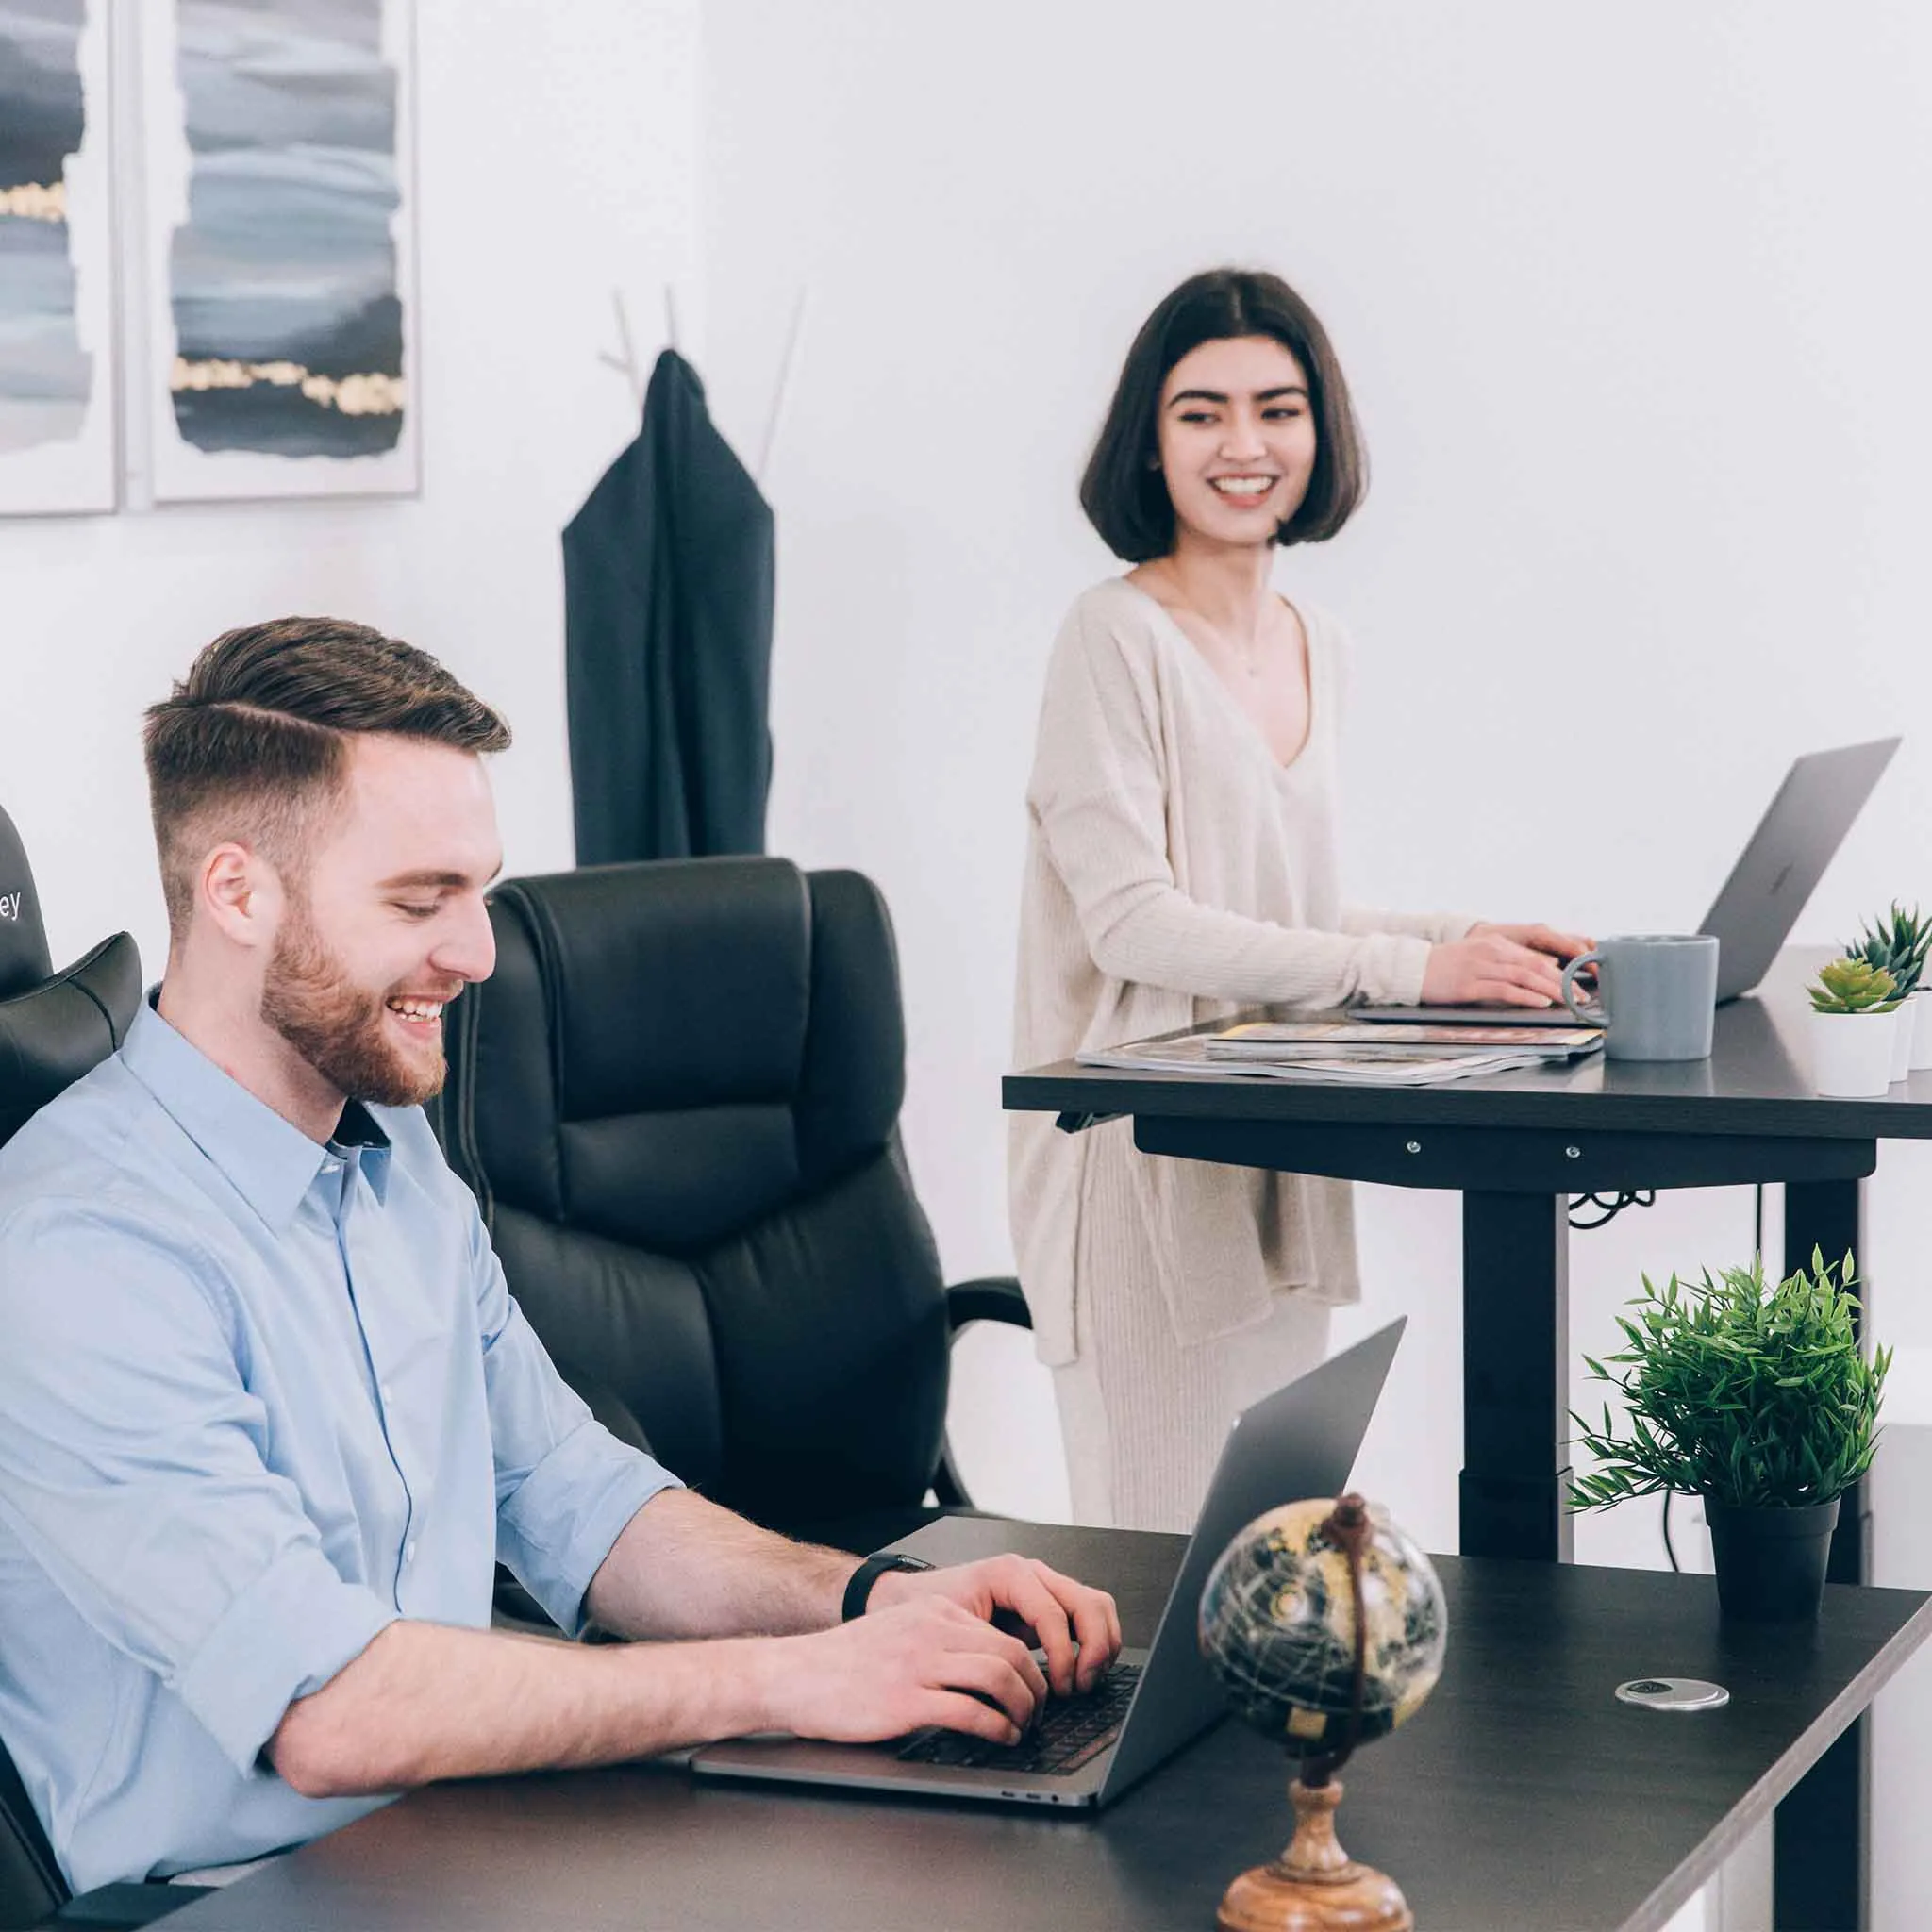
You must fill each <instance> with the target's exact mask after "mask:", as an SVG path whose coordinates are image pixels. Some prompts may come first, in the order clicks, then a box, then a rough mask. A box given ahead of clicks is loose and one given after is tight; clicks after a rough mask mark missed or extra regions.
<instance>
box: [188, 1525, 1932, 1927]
mask: <svg viewBox="0 0 1932 1932" xmlns="http://www.w3.org/2000/svg"><path fill="white" fill-rule="evenodd" d="M911 1541H912V1544H913V1546H914V1547H917V1548H919V1549H922V1550H924V1552H925V1553H926V1554H927V1555H928V1556H933V1557H939V1558H941V1559H942V1560H958V1559H960V1558H963V1557H969V1556H974V1555H978V1554H982V1553H983V1552H984V1551H987V1550H991V1549H994V1548H1019V1549H1024V1550H1026V1551H1029V1552H1031V1553H1032V1554H1034V1555H1037V1556H1040V1557H1044V1558H1045V1559H1046V1560H1048V1561H1050V1562H1053V1563H1055V1564H1056V1565H1057V1566H1058V1567H1059V1568H1062V1569H1066V1570H1070V1571H1073V1572H1074V1573H1075V1574H1086V1575H1089V1576H1091V1577H1092V1578H1093V1579H1094V1580H1095V1581H1097V1582H1105V1583H1108V1584H1109V1585H1110V1586H1112V1587H1113V1588H1114V1589H1115V1591H1116V1594H1117V1596H1118V1597H1119V1599H1120V1602H1121V1607H1122V1613H1123V1615H1122V1621H1123V1624H1124V1628H1125V1630H1126V1633H1127V1638H1128V1641H1130V1642H1141V1643H1144V1642H1145V1641H1147V1639H1148V1637H1149V1635H1150V1634H1151V1631H1152V1627H1153V1624H1154V1621H1155V1619H1156V1617H1157V1616H1158V1610H1159V1607H1160V1603H1161V1601H1162V1599H1163V1597H1164V1594H1165V1591H1166V1588H1167V1583H1168V1579H1169V1578H1170V1577H1171V1576H1172V1575H1173V1573H1174V1566H1175V1564H1176V1563H1177V1562H1178V1560H1179V1557H1180V1553H1181V1549H1182V1540H1181V1539H1180V1538H1178V1537H1167V1536H1152V1535H1135V1534H1128V1533H1121V1532H1108V1531H1094V1530H1076V1529H1062V1528H1053V1527H1048V1526H1042V1525H1038V1524H1004V1523H998V1522H994V1521H991V1520H987V1519H967V1518H957V1519H953V1520H950V1521H948V1522H945V1523H941V1524H934V1525H932V1526H931V1527H930V1528H928V1529H925V1530H923V1531H921V1532H920V1533H919V1536H918V1537H917V1538H915V1539H913V1540H911ZM1437 1561H1438V1563H1439V1565H1440V1568H1441V1574H1442V1581H1443V1584H1444V1587H1445V1589H1446V1591H1447V1593H1448V1598H1449V1616H1450V1638H1449V1654H1448V1664H1447V1668H1446V1669H1445V1671H1444V1674H1443V1677H1442V1681H1441V1684H1440V1685H1439V1686H1438V1687H1437V1690H1436V1692H1435V1694H1434V1696H1433V1697H1432V1698H1431V1699H1430V1700H1429V1702H1428V1703H1427V1704H1426V1705H1425V1706H1424V1708H1423V1709H1422V1711H1421V1712H1420V1713H1419V1714H1418V1715H1417V1717H1416V1718H1415V1719H1414V1720H1413V1721H1412V1722H1411V1723H1409V1724H1407V1725H1406V1726H1405V1727H1404V1728H1403V1729H1402V1730H1400V1731H1398V1732H1396V1733H1395V1734H1394V1736H1393V1737H1391V1738H1389V1739H1385V1740H1381V1741H1379V1742H1378V1743H1376V1744H1375V1745H1374V1746H1372V1747H1370V1748H1369V1749H1367V1750H1365V1751H1364V1752H1362V1754H1361V1755H1360V1756H1359V1757H1357V1759H1356V1761H1355V1763H1354V1764H1353V1765H1351V1766H1350V1767H1349V1769H1348V1771H1347V1772H1346V1774H1344V1780H1343V1781H1344V1783H1345V1785H1346V1786H1347V1797H1346V1799H1345V1801H1344V1802H1343V1804H1342V1807H1341V1813H1340V1817H1339V1824H1340V1827H1341V1840H1342V1842H1343V1843H1344V1844H1345V1845H1346V1846H1347V1847H1348V1849H1349V1850H1350V1851H1351V1852H1353V1853H1354V1854H1355V1855H1356V1856H1357V1857H1361V1858H1364V1859H1366V1860H1368V1861H1370V1862H1371V1863H1374V1864H1375V1865H1378V1866H1380V1867H1381V1868H1382V1869H1383V1870H1384V1871H1386V1872H1388V1873H1390V1874H1391V1876H1393V1877H1394V1878H1395V1879H1396V1880H1397V1881H1398V1883H1400V1884H1401V1885H1402V1887H1403V1888H1404V1890H1406V1892H1407V1896H1408V1901H1409V1904H1410V1906H1411V1907H1413V1908H1414V1911H1415V1914H1416V1919H1417V1922H1418V1924H1421V1925H1423V1926H1425V1927H1427V1928H1428V1932H1509V1928H1513V1927H1522V1928H1525V1932H1529V1928H1533V1932H1549V1928H1551V1927H1553V1926H1561V1927H1564V1928H1566V1932H1589V1928H1598V1927H1601V1928H1611V1927H1615V1928H1620V1932H1651V1928H1655V1927H1657V1926H1660V1925H1662V1924H1664V1923H1665V1922H1666V1921H1667V1920H1668V1919H1669V1917H1670V1916H1671V1914H1672V1913H1673V1912H1674V1910H1675V1909H1676V1908H1677V1907H1679V1906H1680V1905H1681V1904H1682V1903H1683V1902H1684V1901H1685V1900H1686V1899H1687V1898H1689V1897H1690V1896H1691V1893H1692V1892H1693V1891H1694V1890H1696V1889H1697V1887H1698V1886H1700V1885H1701V1884H1703V1883H1704V1881H1705V1880H1706V1879H1707V1878H1708V1877H1709V1876H1710V1874H1712V1873H1713V1872H1714V1871H1715V1870H1716V1869H1717V1867H1718V1866H1719V1865H1720V1864H1721V1863H1722V1861H1723V1859H1724V1857H1725V1856H1726V1855H1727V1854H1728V1853H1729V1852H1730V1851H1731V1850H1733V1849H1734V1848H1735V1847H1736V1845H1737V1844H1738V1843H1739V1841H1740V1840H1741V1839H1742V1838H1743V1837H1744V1836H1745V1835H1746V1834H1747V1833H1748V1832H1749V1831H1750V1830H1751V1829H1752V1828H1753V1827H1754V1826H1755V1825H1756V1824H1757V1823H1758V1822H1759V1821H1760V1820H1761V1819H1763V1818H1764V1817H1765V1816H1766V1815H1767V1814H1768V1813H1769V1811H1770V1809H1771V1807H1772V1806H1773V1805H1774V1803H1775V1802H1776V1801H1777V1800H1778V1799H1779V1798H1781V1797H1782V1796H1784V1795H1785V1793H1786V1792H1788V1791H1789V1790H1790V1789H1791V1787H1792V1786H1793V1785H1794V1784H1795V1783H1796V1781H1797V1779H1798V1777H1799V1776H1800V1775H1801V1774H1802V1773H1803V1772H1804V1771H1805V1770H1807V1768H1808V1767H1809V1765H1810V1764H1811V1763H1812V1762H1813V1761H1814V1760H1815V1759H1816V1758H1817V1757H1818V1756H1819V1754H1820V1753H1821V1752H1822V1751H1823V1750H1824V1746H1825V1745H1826V1744H1827V1743H1828V1742H1829V1741H1830V1740H1831V1739H1832V1738H1833V1737H1834V1736H1835V1735H1837V1733H1838V1732H1839V1731H1840V1729H1841V1728H1842V1727H1843V1726H1844V1725H1845V1724H1847V1723H1848V1722H1849V1721H1850V1720H1851V1719H1852V1717H1854V1716H1855V1715H1856V1714H1857V1712H1858V1711H1859V1710H1860V1709H1862V1708H1863V1707H1865V1706H1866V1705H1867V1704H1868V1703H1869V1702H1870V1701H1871V1699H1872V1696H1873V1694H1874V1692H1875V1691H1876V1690H1877V1689H1878V1687H1879V1686H1880V1685H1881V1684H1882V1683H1884V1681H1885V1680H1886V1679H1887V1678H1888V1677H1890V1675H1891V1674H1892V1673H1893V1672H1894V1671H1896V1670H1897V1669H1898V1667H1899V1666H1900V1664H1902V1663H1903V1662H1904V1661H1905V1659H1906V1657H1907V1656H1909V1655H1910V1653H1911V1652H1912V1651H1913V1650H1914V1649H1915V1648H1916V1647H1917V1645H1918V1644H1919V1643H1920V1642H1921V1641H1923V1640H1924V1637H1925V1636H1926V1635H1927V1634H1928V1633H1932V1598H1928V1597H1926V1596H1925V1595H1923V1594H1921V1593H1919V1592H1916V1591H1891V1590H1845V1589H1838V1588H1832V1589H1829V1590H1827V1591H1826V1593H1825V1597H1826V1600H1825V1606H1824V1615H1823V1617H1822V1620H1821V1621H1820V1623H1819V1624H1818V1626H1817V1627H1816V1629H1815V1630H1814V1629H1809V1628H1806V1629H1801V1630H1796V1631H1777V1630H1771V1631H1758V1632H1756V1633H1751V1632H1744V1633H1738V1632H1726V1631H1722V1630H1720V1628H1719V1626H1718V1623H1717V1615H1716V1606H1715V1596H1714V1593H1713V1586H1712V1584H1711V1581H1710V1579H1709V1578H1708V1577H1691V1576H1673V1575H1669V1574H1655V1573H1651V1572H1636V1571H1615V1570H1593V1569H1582V1568H1576V1567H1574V1566H1570V1565H1565V1564H1555V1563H1506V1562H1498V1561H1480V1560H1475V1559H1460V1558H1457V1557H1439V1558H1438V1559H1437ZM1646 1673H1659V1674H1669V1675H1679V1676H1704V1677H1713V1678H1716V1679H1718V1680H1719V1681H1720V1682H1723V1683H1725V1684H1727V1685H1728V1686H1729V1687H1730V1690H1731V1696H1732V1701H1731V1703H1730V1705H1729V1706H1728V1707H1726V1708H1725V1709H1724V1710H1721V1711H1715V1712H1710V1713H1707V1714H1702V1715H1697V1716H1684V1715H1663V1714H1659V1713H1656V1712H1650V1711H1644V1710H1640V1709H1636V1708H1633V1707H1629V1706H1626V1705H1620V1704H1618V1703H1616V1702H1615V1700H1614V1699H1613V1698H1612V1696H1611V1694H1610V1693H1611V1690H1612V1687H1613V1686H1614V1685H1616V1684H1617V1683H1619V1682H1620V1681H1622V1680H1624V1679H1625V1678H1628V1677H1632V1676H1637V1675H1641V1674H1646ZM1285 1777H1286V1768H1285V1765H1284V1762H1283V1760H1282V1758H1281V1757H1280V1756H1279V1754H1278V1752H1277V1751H1276V1750H1275V1749H1274V1746H1272V1745H1271V1744H1269V1743H1268V1742H1267V1740H1264V1739H1262V1738H1260V1737H1257V1736H1256V1735H1254V1734H1253V1733H1251V1732H1249V1731H1247V1730H1246V1729H1244V1728H1242V1727H1240V1726H1238V1725H1236V1724H1224V1725H1222V1726H1220V1727H1219V1728H1218V1729H1216V1730H1214V1731H1212V1732H1210V1733H1209V1734H1208V1736H1207V1737H1206V1738H1204V1739H1203V1740H1200V1741H1199V1742H1198V1743H1196V1744H1194V1745H1193V1746H1191V1748H1190V1749H1189V1750H1187V1751H1186V1752H1184V1753H1182V1755H1181V1756H1180V1757H1177V1758H1175V1759H1174V1760H1173V1761H1172V1762H1170V1763H1169V1764H1168V1765H1166V1766H1165V1767H1163V1769H1162V1770H1160V1771H1159V1772H1157V1773H1156V1774H1154V1776H1153V1777H1151V1778H1150V1779H1149V1780H1148V1781H1147V1782H1146V1783H1144V1784H1142V1785H1141V1786H1140V1787H1139V1788H1138V1789H1137V1790H1134V1791H1131V1792H1130V1793H1128V1795H1127V1796H1126V1797H1125V1798H1124V1799H1123V1800H1122V1801H1121V1803H1120V1804H1118V1805H1117V1806H1115V1807H1111V1808H1109V1809H1108V1810H1107V1811H1105V1812H1103V1813H1101V1814H1099V1815H1098V1816H1097V1817H1092V1818H1082V1817H1077V1816H1074V1815H1072V1814H1062V1815H1045V1816H1042V1815H1041V1813H1039V1812H1037V1811H1024V1812H1023V1811H1010V1812H1009V1811H1006V1810H1002V1809H998V1808H995V1807H973V1806H965V1805H950V1804H946V1803H943V1802H938V1801H932V1800H921V1799H903V1800H886V1799H880V1798H872V1797H857V1796H847V1795H835V1794H831V1793H825V1794H816V1793H806V1792H799V1791H774V1790H760V1789H758V1788H756V1787H749V1786H747V1787H742V1788H738V1787H728V1786H723V1785H708V1786H700V1785H695V1784H693V1783H692V1782H691V1780H689V1779H688V1778H687V1777H686V1776H685V1775H684V1774H682V1773H681V1772H679V1771H676V1770H675V1769H670V1768H665V1767H659V1766H637V1767H625V1768H624V1769H621V1770H616V1771H608V1772H594V1773H577V1774H562V1775H556V1776H547V1777H537V1778H521V1779H492V1780H489V1781H486V1782H478V1783H475V1784H470V1785H446V1786H441V1787H437V1788H433V1789H431V1790H424V1791H420V1792H417V1793H415V1794H414V1795H412V1796H410V1797H408V1798H407V1799H405V1800H404V1801H403V1802H402V1803H400V1804H398V1805H395V1806H392V1807H389V1808H388V1809H386V1810H384V1811H380V1812H378V1813H376V1814H375V1816H373V1817H370V1818H367V1819H364V1820H363V1821H361V1822H360V1823H359V1824H354V1825H351V1826H350V1827H349V1828H348V1829H347V1830H345V1831H341V1832H338V1833H336V1834H335V1835H334V1836H333V1837H331V1838H328V1839H325V1840H320V1841H319V1842H317V1843H316V1844H313V1845H310V1846H308V1847H307V1848H306V1849H305V1850H303V1851H301V1852H298V1853H296V1854H294V1855H293V1856H291V1857H288V1858H285V1859H281V1860H278V1861H277V1862H276V1863H275V1865H274V1866H271V1867H270V1868H268V1869H267V1870H265V1871H263V1872H261V1873H258V1874H256V1875H255V1876H253V1877H251V1878H247V1879H244V1880H243V1881H242V1883H240V1884H239V1885H236V1886H234V1887H231V1888H229V1889H228V1890H226V1891H225V1892H221V1893H217V1894H215V1895H213V1896H211V1897H209V1898H206V1899H203V1900H199V1901H197V1902H196V1903H195V1904H193V1905H191V1906H189V1907H185V1908H184V1909H183V1910H181V1911H179V1912H177V1913H175V1914H174V1915H172V1916H171V1918H170V1920H169V1924H170V1926H171V1927H175V1926H178V1927H179V1928H180V1932H222V1928H226V1932H260V1928H262V1927H264V1926H271V1925H272V1926H275V1927H276V1928H277V1932H311V1928H314V1932H321V1928H325V1927H326V1928H336V1932H341V1928H349V1927H353V1928H355V1932H389V1928H394V1932H492V1928H497V1927H502V1928H506V1932H508V1928H512V1927H514V1928H516V1932H540V1928H550V1927H555V1928H558V1932H563V1928H568V1932H581V1928H584V1927H587V1926H591V1925H612V1926H617V1925H622V1926H626V1927H629V1926H653V1927H656V1926H666V1927H674V1926H675V1927H679V1928H682V1927H692V1928H704V1927H718V1928H720V1932H723V1928H727V1927H728V1928H730V1932H745V1928H747V1927H764V1926H772V1927H779V1926H784V1927H788V1928H798V1932H874V1928H876V1932H888V1928H891V1932H903V1928H905V1927H907V1926H916V1927H927V1928H932V1932H945V1928H950V1927H954V1926H966V1925H972V1926H985V1927H992V1928H995V1932H1029V1928H1032V1927H1036V1926H1038V1927H1046V1926H1052V1927H1055V1928H1065V1932H1081V1928H1090V1927H1091V1928H1093V1932H1103V1928H1104V1932H1123V1928H1131V1927H1145V1928H1148V1932H1177V1928H1185V1927H1189V1926H1208V1925H1211V1924H1213V1919H1214V1907H1215V1906H1216V1904H1217V1902H1218V1901H1219V1898H1220V1895H1221V1892H1222V1890H1223V1888H1224V1886H1225V1885H1226V1883H1227V1881H1228V1880H1229V1879H1230V1878H1232V1877H1233V1876H1234V1874H1236V1873H1237V1872H1239V1871H1240V1870H1241V1869H1242V1868H1243V1867H1244V1866H1247V1865H1249V1864H1254V1863H1258V1862H1260V1861H1261V1860H1262V1859H1264V1858H1266V1857H1271V1856H1273V1855H1274V1852H1276V1851H1277V1850H1278V1849H1279V1848H1280V1845H1281V1844H1282V1842H1283V1841H1284V1840H1286V1838H1287V1837H1288V1834H1289V1830H1290V1824H1291V1820H1290V1815H1289V1809H1288V1804H1287V1799H1286V1796H1285Z"/></svg>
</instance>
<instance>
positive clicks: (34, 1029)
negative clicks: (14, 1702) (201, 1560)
mask: <svg viewBox="0 0 1932 1932" xmlns="http://www.w3.org/2000/svg"><path fill="white" fill-rule="evenodd" d="M140 1000H141V956H140V954H139V953H138V952H137V951H136V950H135V944H134V941H133V940H131V939H130V938H129V937H128V936H127V934H125V932H122V933H116V934H115V935H114V937H113V938H112V939H110V940H103V941H101V943H100V944H99V945H97V946H96V947H95V948H94V949H93V951H92V952H91V953H89V954H87V955H86V957H85V958H80V959H77V960H75V963H74V964H73V965H72V966H70V967H68V968H67V970H66V971H65V972H64V973H56V972H55V971H54V970H53V961H52V959H51V958H49V956H48V952H47V934H46V928H45V925H44V924H43V922H42V917H41V902H40V897H39V895H38V894H37V893H36V891H34V880H33V874H32V872H31V870H30V869H29V868H28V865H27V862H26V853H25V850H24V849H23V848H22V846H21V842H20V835H19V834H18V833H17V832H16V831H15V830H14V828H13V821H12V820H11V819H9V818H8V816H7V814H6V812H4V811H0V1141H7V1140H8V1139H10V1138H11V1137H12V1135H13V1134H14V1133H16V1132H17V1131H18V1130H19V1128H20V1127H21V1126H22V1125H23V1124H25V1122H26V1121H27V1120H28V1119H29V1118H30V1117H31V1116H32V1115H33V1114H34V1113H35V1112H36V1111H37V1110H38V1109H39V1108H42V1107H44V1106H45V1105H46V1104H47V1102H48V1101H50V1100H52V1099H53V1097H54V1096H55V1095H56V1094H57V1093H58V1092H59V1091H60V1090H61V1089H62V1088H63V1087H66V1086H67V1085H69V1083H70V1082H72V1081H75V1080H77V1079H78V1078H79V1077H80V1076H81V1074H84V1073H86V1072H87V1071H88V1069H89V1068H90V1067H92V1066H94V1065H96V1064H97V1063H98V1062H100V1061H101V1060H104V1059H106V1058H108V1055H109V1054H110V1053H112V1052H113V1051H114V1050H115V1049H116V1048H117V1047H118V1046H119V1045H120V1044H121V1042H122V1041H123V1040H124V1039H125V1037H126V1034H127V1027H128V1024H129V1023H130V1022H131V1021H132V1020H133V1018H134V1012H135V1008H136V1007H137V1006H138V1005H139V1003H140ZM6 1614H7V1607H6V1605H5V1604H0V1617H4V1616H5V1615H6ZM202 1890H204V1888H201V1887H195V1886H164V1885H104V1886H100V1887H98V1888H97V1889H96V1890H92V1891H90V1892H87V1893H84V1894H83V1895H82V1896H80V1897H79V1898H75V1896H74V1895H73V1894H72V1893H71V1892H70V1891H69V1890H68V1889H67V1883H66V1881H65V1880H64V1879H63V1878H62V1877H61V1875H60V1867H59V1866H58V1863H56V1861H55V1858H54V1852H53V1847H52V1846H51V1845H49V1844H48V1842H47V1839H46V1834H45V1833H44V1832H42V1829H41V1821H40V1819H39V1817H38V1816H37V1815H36V1814H35V1811H34V1807H33V1805H32V1803H31V1802H30V1801H29V1799H28V1797H27V1794H26V1790H25V1787H24V1786H23V1785H22V1783H21V1781H20V1774H19V1772H18V1771H17V1770H16V1769H15V1768H14V1764H13V1760H12V1759H11V1758H10V1757H8V1755H7V1752H6V1748H5V1746H4V1744H0V1932H23V1928H26V1927H31V1926H38V1925H64V1926H78V1925H88V1926H92V1927H94V1928H95V1932H115V1928H123V1927H132V1926H136V1925H147V1924H153V1922H154V1921H155V1920H157V1919H158V1918H161V1917H163V1916H164V1915H165V1914H166V1913H168V1912H171V1911H174V1910H175V1908H176V1907H180V1906H184V1905H186V1904H187V1903H188V1902H189V1901H190V1900H191V1899H193V1898H198V1897H199V1896H200V1895H201V1892H202Z"/></svg>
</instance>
